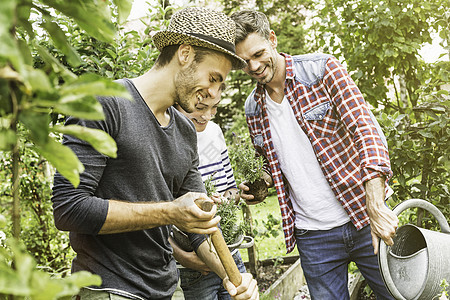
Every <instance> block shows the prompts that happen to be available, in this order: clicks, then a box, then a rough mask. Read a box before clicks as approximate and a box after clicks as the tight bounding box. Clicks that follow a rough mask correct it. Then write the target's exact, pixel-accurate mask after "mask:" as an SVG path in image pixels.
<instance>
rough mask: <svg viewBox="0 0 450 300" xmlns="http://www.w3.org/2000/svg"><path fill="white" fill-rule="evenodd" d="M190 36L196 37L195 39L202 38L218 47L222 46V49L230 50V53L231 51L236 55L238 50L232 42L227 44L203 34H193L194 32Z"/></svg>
mask: <svg viewBox="0 0 450 300" xmlns="http://www.w3.org/2000/svg"><path fill="white" fill-rule="evenodd" d="M188 34H189V35H192V36H195V37H198V38H201V39H203V40H206V41H208V42H211V43H213V44H216V45H218V46H220V47H222V48H225V49H226V50H228V51H230V52H232V53H236V49H235V47H234V44H232V43H230V42H227V41H224V40H221V39H218V38H215V37H212V36H210V35H206V34H201V33H192V32H190V33H188Z"/></svg>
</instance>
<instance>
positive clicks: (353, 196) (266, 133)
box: [245, 53, 392, 252]
mask: <svg viewBox="0 0 450 300" xmlns="http://www.w3.org/2000/svg"><path fill="white" fill-rule="evenodd" d="M281 55H283V56H284V57H285V59H286V80H285V96H286V97H287V99H288V101H289V103H290V105H291V108H292V110H293V112H294V115H295V117H296V119H297V122H298V124H299V125H300V127H301V129H302V130H303V131H304V132H305V134H306V135H307V136H308V138H309V140H310V142H311V145H312V147H313V150H314V153H315V155H316V157H317V161H318V162H319V164H320V167H321V169H322V172H323V174H324V176H325V178H326V180H327V181H328V183H329V185H330V187H331V189H332V191H333V193H334V194H335V196H336V199H337V200H338V201H339V202H340V203H341V205H342V206H343V208H344V209H345V211H346V212H347V214H348V215H349V217H350V220H351V221H352V223H353V224H354V225H355V227H356V228H357V229H358V230H359V229H361V228H363V227H364V226H366V225H368V224H369V216H368V214H367V210H366V205H365V192H364V186H363V183H364V182H365V181H367V180H370V179H373V178H376V177H379V176H381V175H384V176H386V178H388V179H389V178H390V177H391V176H392V171H391V169H390V162H389V155H388V149H387V146H386V144H385V142H384V141H385V140H384V135H383V134H382V132H381V131H380V130H379V126H378V124H377V122H376V120H375V119H374V117H373V115H372V114H371V112H370V110H369V107H368V105H367V103H366V102H365V100H364V98H363V97H362V95H361V93H360V91H359V89H358V87H357V86H356V84H355V83H354V82H353V80H352V79H351V77H350V76H349V75H348V73H347V71H346V69H345V68H344V67H343V66H342V65H341V63H340V62H339V61H338V60H337V59H336V58H334V57H332V56H330V55H326V54H309V55H299V56H290V55H287V54H284V53H281ZM265 98H266V93H265V89H264V85H261V84H258V85H257V87H256V88H255V90H253V92H252V93H251V94H250V96H249V97H248V98H247V101H246V103H245V113H246V118H247V124H248V127H249V131H250V136H251V139H252V142H253V144H254V146H255V148H256V150H257V151H258V153H260V154H262V155H264V156H265V157H266V159H267V164H266V170H267V171H268V172H269V173H270V174H271V175H272V178H273V181H274V184H275V188H276V191H277V194H278V200H279V204H280V210H281V215H282V220H283V231H284V235H285V241H286V248H287V252H291V251H292V250H293V249H294V248H295V237H294V221H295V214H294V210H293V206H292V200H291V199H290V197H289V193H288V191H289V189H288V183H287V181H286V179H285V178H284V177H283V174H282V171H281V168H280V164H279V161H278V159H277V153H276V152H275V150H274V146H273V142H272V137H271V131H270V124H269V118H268V114H267V108H266V99H265ZM386 189H388V187H387V186H386Z"/></svg>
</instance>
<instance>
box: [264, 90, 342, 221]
mask: <svg viewBox="0 0 450 300" xmlns="http://www.w3.org/2000/svg"><path fill="white" fill-rule="evenodd" d="M266 94H267V93H266ZM266 99H267V101H266V104H267V113H268V116H269V124H270V132H271V134H272V142H273V145H274V149H275V152H276V153H277V156H278V161H279V163H280V167H281V171H282V172H283V175H284V176H285V177H286V179H287V180H288V181H289V191H290V195H291V199H292V200H293V201H292V205H293V208H294V211H295V227H296V228H300V229H309V230H328V229H331V228H334V227H337V226H340V225H342V224H345V223H347V222H348V221H350V218H349V216H348V215H347V213H346V212H345V210H344V208H343V207H342V206H341V204H340V203H339V201H338V200H337V199H336V196H335V195H334V193H333V191H332V190H331V187H330V185H329V184H328V182H327V180H326V178H325V176H324V175H323V173H322V170H321V168H320V165H319V162H318V161H317V158H316V155H315V153H314V150H313V148H312V146H311V143H310V141H309V139H308V137H307V136H306V134H305V133H304V132H303V130H302V129H301V127H300V125H299V124H298V122H297V120H296V118H295V115H294V112H293V111H292V108H291V105H290V104H289V101H288V100H287V98H286V97H284V99H283V101H282V102H281V104H279V103H276V102H274V101H273V100H272V99H270V97H269V95H268V94H267V98H266Z"/></svg>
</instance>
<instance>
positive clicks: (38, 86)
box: [24, 67, 53, 92]
mask: <svg viewBox="0 0 450 300" xmlns="http://www.w3.org/2000/svg"><path fill="white" fill-rule="evenodd" d="M24 79H25V80H26V81H27V82H28V83H29V84H30V86H31V88H32V90H33V91H34V92H35V91H43V92H51V91H52V90H53V87H52V85H51V83H50V80H49V79H48V77H47V74H45V72H44V71H42V70H41V69H34V68H32V67H29V68H27V71H26V72H25V73H24Z"/></svg>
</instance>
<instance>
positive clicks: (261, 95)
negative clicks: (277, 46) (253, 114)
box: [255, 52, 294, 105]
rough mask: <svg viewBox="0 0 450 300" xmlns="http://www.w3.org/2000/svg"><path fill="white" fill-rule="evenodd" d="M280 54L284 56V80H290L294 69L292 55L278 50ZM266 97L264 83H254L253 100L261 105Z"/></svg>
mask: <svg viewBox="0 0 450 300" xmlns="http://www.w3.org/2000/svg"><path fill="white" fill-rule="evenodd" d="M280 55H282V56H284V58H285V60H286V80H288V79H289V80H292V79H294V70H293V61H294V60H293V59H292V56H291V55H289V54H286V53H283V52H280ZM265 98H266V93H265V85H264V84H260V83H257V85H256V91H255V101H256V103H258V104H259V105H262V103H263V102H264V100H265Z"/></svg>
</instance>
